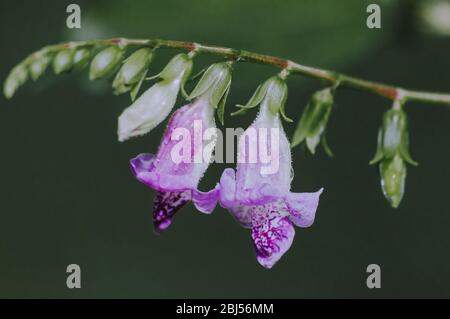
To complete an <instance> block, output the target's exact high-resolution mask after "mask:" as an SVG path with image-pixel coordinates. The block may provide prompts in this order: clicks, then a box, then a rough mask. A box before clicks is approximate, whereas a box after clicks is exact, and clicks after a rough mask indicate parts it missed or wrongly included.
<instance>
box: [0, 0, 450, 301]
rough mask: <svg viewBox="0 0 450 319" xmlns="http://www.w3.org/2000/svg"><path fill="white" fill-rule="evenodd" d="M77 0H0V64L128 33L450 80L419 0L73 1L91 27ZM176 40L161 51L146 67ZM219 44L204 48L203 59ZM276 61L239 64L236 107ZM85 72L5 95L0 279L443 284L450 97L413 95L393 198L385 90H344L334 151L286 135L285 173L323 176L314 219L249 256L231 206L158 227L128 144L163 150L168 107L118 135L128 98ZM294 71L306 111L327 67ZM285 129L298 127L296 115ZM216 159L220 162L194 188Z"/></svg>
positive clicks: (399, 289) (5, 282)
mask: <svg viewBox="0 0 450 319" xmlns="http://www.w3.org/2000/svg"><path fill="white" fill-rule="evenodd" d="M71 2H73V1H50V0H47V1H42V0H38V1H36V0H33V1H31V0H29V1H23V0H14V1H13V0H2V1H1V2H0V24H1V28H0V43H1V50H0V61H1V63H0V79H1V81H3V80H4V78H5V77H6V75H7V73H8V72H9V70H10V69H11V68H12V67H13V66H14V65H15V64H16V63H18V62H19V61H20V60H21V59H22V58H23V57H25V56H26V55H27V54H29V53H30V52H32V51H34V50H36V49H39V48H40V47H42V46H44V45H47V44H51V43H57V42H61V41H66V40H71V39H90V38H103V37H111V36H126V37H159V38H168V39H178V40H190V41H198V42H206V43H211V44H219V45H225V46H230V47H236V48H244V49H248V50H255V51H258V52H261V53H267V54H272V55H279V56H282V57H286V58H291V59H293V60H295V61H298V62H301V63H305V64H310V65H314V66H321V67H326V68H331V69H336V70H339V71H343V72H346V73H349V74H353V75H356V76H361V77H364V78H369V79H372V80H379V81H383V82H387V83H392V84H398V85H402V86H405V87H411V88H416V89H422V90H432V91H444V92H445V91H447V92H449V91H450V72H449V70H450V58H449V52H450V41H449V39H450V38H449V37H445V36H444V34H445V32H441V35H438V34H437V32H434V33H433V32H423V31H424V30H425V29H427V28H426V26H425V25H424V21H423V20H421V19H420V16H423V14H422V13H423V9H421V7H420V6H419V4H420V3H421V2H420V1H361V0H355V1H349V0H345V1H336V0H320V1H318V0H311V1H310V0H305V1H300V0H297V1H292V0H291V1H277V0H271V1H269V0H255V1H253V0H252V1H249V0H233V1H230V0H228V1H223V0H221V1H219V0H209V1H201V0H189V1H187V0H180V1H175V0H170V1H168V0H164V1H150V0H148V1H144V0H141V1H137V0H133V1H119V0H108V1H106V0H104V1H76V3H78V4H79V5H81V9H82V29H81V30H68V29H67V28H66V27H65V20H66V17H67V14H66V13H65V9H66V6H67V5H68V4H69V3H71ZM426 2H427V3H428V2H430V1H426ZM368 3H379V4H380V5H381V6H382V29H381V30H369V29H367V27H366V17H367V13H366V7H367V4H368ZM444 18H445V16H444ZM448 19H450V16H448ZM444 20H445V19H444ZM429 22H430V21H429ZM428 29H429V28H428ZM435 31H436V30H435ZM175 52H176V51H174V50H166V51H163V50H161V51H158V55H157V58H156V60H155V62H154V64H152V69H151V73H157V72H158V71H159V69H160V68H161V67H162V66H163V65H164V63H165V62H167V60H168V59H169V58H170V56H171V55H173V54H174V53H175ZM214 60H215V58H208V57H200V58H199V59H198V62H196V67H197V69H200V68H201V66H203V65H205V64H206V63H209V62H211V61H214ZM275 71H276V70H274V69H272V68H270V67H265V66H259V65H248V64H242V65H241V64H240V65H238V66H237V67H236V69H235V73H234V82H233V84H232V91H231V95H230V97H229V101H228V111H231V110H232V106H233V105H234V104H236V103H242V102H245V101H246V100H247V99H248V98H249V96H250V95H251V94H252V93H253V90H254V88H255V87H256V86H257V85H258V84H259V83H260V82H261V81H263V80H264V79H265V78H267V77H268V76H270V75H272V74H273V73H274V72H275ZM86 78H87V75H86V72H84V73H82V74H76V75H69V76H62V77H59V78H57V77H55V76H52V75H50V76H47V77H46V78H45V79H44V80H42V81H40V82H39V83H37V84H34V85H26V86H25V87H24V88H22V89H21V90H20V91H19V92H18V94H17V96H16V97H15V98H14V99H13V100H11V101H6V100H5V99H4V98H3V97H0V145H1V156H0V191H1V195H0V297H4V298H12V297H19V298H23V297H26V298H29V297H33V298H34V297H40V298H50V297H51V298H54V297H62V298H80V297H86V298H99V297H100V298H104V297H113V298H118V297H121V298H172V297H177V298H200V297H203V298H213V297H234V298H241V297H247V298H250V297H253V298H309V297H332V298H342V297H362V298H380V297H450V270H449V262H450V232H449V227H450V204H449V195H448V180H449V178H450V169H449V165H448V163H449V162H450V151H449V149H448V146H449V142H448V139H449V138H450V132H449V124H450V108H446V107H442V106H431V105H426V104H419V103H417V104H408V105H407V111H408V113H409V115H410V122H411V124H410V126H411V151H412V154H413V156H414V157H415V159H416V160H418V161H419V162H420V166H419V167H417V168H410V169H409V170H408V178H407V191H406V195H405V197H404V200H403V203H402V205H401V206H400V208H399V209H397V210H394V209H391V208H390V207H389V205H388V204H387V202H386V201H385V200H384V198H383V196H382V194H381V190H380V186H379V177H378V172H377V169H376V168H375V167H370V166H369V165H368V161H369V160H370V158H371V156H372V155H373V153H374V151H375V146H376V134H377V129H378V126H379V123H380V118H381V115H382V113H383V111H384V110H385V109H386V108H387V107H389V102H388V101H386V100H384V99H382V98H379V97H376V96H372V95H368V94H366V93H361V92H355V91H350V90H346V89H343V90H340V91H339V92H338V96H337V105H336V109H335V110H334V113H333V114H332V118H331V122H330V127H329V131H328V139H329V143H330V144H331V147H332V148H333V150H334V152H335V158H334V159H329V158H327V157H326V156H325V155H324V154H323V152H319V154H318V155H317V156H315V157H312V156H309V155H307V154H305V152H303V151H302V150H301V149H295V150H294V152H293V160H294V166H295V173H296V175H295V180H294V183H293V189H294V190H295V191H313V190H317V189H318V188H320V187H322V186H323V187H325V192H324V194H323V195H322V198H321V203H320V205H319V210H318V213H317V219H316V222H315V224H314V225H313V227H311V228H310V229H297V235H296V238H295V241H294V244H293V246H292V248H291V250H290V251H289V252H288V253H287V254H286V255H285V256H284V258H283V259H282V260H281V261H280V262H279V263H278V264H277V265H276V266H275V267H274V268H273V269H272V270H270V271H268V270H265V269H263V268H262V267H260V266H259V265H258V264H257V262H256V261H255V258H254V255H253V250H252V244H251V240H250V234H249V232H248V231H247V230H244V229H242V228H241V227H240V226H239V225H237V224H236V223H235V222H234V220H233V219H232V218H231V217H230V215H229V214H228V213H227V212H226V211H225V210H224V209H221V208H217V209H216V211H215V213H214V214H212V215H211V216H206V215H202V214H200V213H198V212H196V211H195V210H194V209H193V207H192V206H188V207H185V208H184V209H183V210H182V212H181V213H179V215H178V216H177V218H176V220H175V222H174V224H173V226H172V227H171V228H170V230H169V231H168V232H166V233H164V234H163V235H160V236H157V235H154V234H153V230H152V219H151V211H152V200H153V192H152V191H151V190H150V189H148V188H146V187H145V186H143V185H141V184H140V183H138V182H137V181H136V180H135V179H134V177H133V176H132V174H131V172H130V170H129V168H128V159H129V158H131V157H133V156H135V155H136V154H138V153H141V152H154V151H155V150H156V147H157V145H158V143H159V139H160V137H161V134H162V132H163V129H164V125H161V127H159V128H158V129H157V130H155V131H153V132H152V133H151V134H149V135H146V136H145V137H142V138H140V139H136V140H133V141H131V142H127V143H125V144H120V143H118V142H117V141H116V122H117V116H118V115H119V114H120V113H121V111H122V110H123V109H124V108H125V107H126V106H128V105H129V99H128V97H126V96H121V97H114V96H113V95H112V93H111V91H112V90H111V89H110V88H109V86H108V83H107V82H106V81H103V82H101V83H100V82H99V83H89V82H88V81H87V80H86ZM289 85H290V98H289V100H288V106H287V113H288V114H289V115H290V116H291V117H293V118H295V119H298V117H299V115H300V112H301V110H302V109H303V107H304V105H305V103H306V101H307V99H308V97H309V96H310V95H311V93H312V92H313V91H314V90H315V89H317V88H320V87H321V86H322V83H320V82H319V81H316V80H311V79H305V78H301V77H292V78H291V79H289ZM181 103H182V101H181V100H180V102H179V103H178V105H180V104H181ZM253 116H254V112H253V113H250V114H249V115H247V116H245V117H242V118H233V119H231V118H230V117H229V116H228V118H227V125H228V126H243V127H245V126H247V125H248V124H249V123H250V122H251V120H252V117H253ZM286 130H287V132H288V133H289V134H292V132H293V125H286ZM223 168H224V165H214V166H212V167H211V168H210V169H209V171H208V173H207V177H206V178H205V180H204V181H202V183H201V186H202V188H203V189H207V188H208V186H210V185H213V184H214V183H215V181H216V180H217V178H218V176H219V175H220V173H221V171H222V169H223ZM71 263H75V264H79V265H80V266H81V268H82V289H78V290H77V289H75V290H69V289H68V288H67V287H66V276H67V274H66V267H67V265H68V264H71ZM372 263H375V264H379V265H380V266H381V269H382V288H381V289H376V290H369V289H368V288H367V287H366V283H365V282H366V276H367V274H366V267H367V265H368V264H372Z"/></svg>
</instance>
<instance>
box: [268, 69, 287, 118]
mask: <svg viewBox="0 0 450 319" xmlns="http://www.w3.org/2000/svg"><path fill="white" fill-rule="evenodd" d="M266 83H267V92H266V94H265V96H264V100H265V101H267V103H268V105H267V106H268V108H269V110H270V112H272V114H273V115H276V114H278V113H279V112H283V113H284V111H282V110H283V109H284V105H285V103H286V100H287V95H288V87H287V84H286V82H285V81H284V80H283V79H281V78H280V77H279V76H273V77H271V78H270V79H268V80H267V81H266Z"/></svg>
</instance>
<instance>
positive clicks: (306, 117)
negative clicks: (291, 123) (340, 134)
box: [292, 88, 334, 155]
mask: <svg viewBox="0 0 450 319" xmlns="http://www.w3.org/2000/svg"><path fill="white" fill-rule="evenodd" d="M333 102H334V97H333V91H332V89H331V88H327V89H323V90H320V91H318V92H316V93H314V94H313V96H312V97H311V100H310V101H309V103H308V105H307V106H306V108H305V110H304V111H303V114H302V117H301V119H300V121H299V123H298V125H297V128H296V130H295V133H294V137H293V140H292V147H295V146H297V145H299V144H300V143H302V142H304V141H305V142H306V146H307V147H308V149H309V150H310V152H311V153H312V154H314V153H315V150H316V147H317V145H318V144H319V142H320V141H321V140H322V142H323V145H324V148H325V151H326V152H327V153H329V154H330V155H331V151H330V150H329V149H328V146H327V144H326V141H325V136H324V132H325V129H326V126H327V124H328V119H329V117H330V114H331V110H332V109H333Z"/></svg>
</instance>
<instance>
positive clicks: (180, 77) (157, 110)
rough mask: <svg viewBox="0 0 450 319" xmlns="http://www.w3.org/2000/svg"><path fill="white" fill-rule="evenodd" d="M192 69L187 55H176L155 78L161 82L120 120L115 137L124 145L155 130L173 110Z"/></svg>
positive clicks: (138, 100)
mask: <svg viewBox="0 0 450 319" xmlns="http://www.w3.org/2000/svg"><path fill="white" fill-rule="evenodd" d="M191 70H192V60H191V59H190V58H189V57H188V55H187V54H179V55H177V56H175V57H174V58H173V59H172V60H171V61H170V62H169V64H168V65H167V66H166V67H165V68H164V70H163V71H162V72H161V73H160V74H159V75H158V77H159V78H161V81H160V82H158V83H156V84H155V85H153V86H152V87H151V88H150V89H148V90H147V91H146V92H144V94H142V95H141V96H140V97H139V98H138V99H137V100H136V101H135V102H134V103H133V104H132V105H131V106H129V107H128V108H127V109H125V111H123V113H122V114H121V115H120V117H119V128H118V135H119V141H120V142H123V141H125V140H127V139H129V138H131V137H136V136H140V135H144V134H146V133H148V132H150V131H151V130H152V129H154V128H155V127H156V126H157V125H159V124H160V123H161V122H162V121H164V120H165V119H166V117H167V116H168V115H169V114H170V112H171V111H172V108H173V107H174V105H175V102H176V100H177V96H178V93H179V91H180V88H181V87H182V85H184V82H185V81H186V80H187V78H188V77H189V75H190V73H191Z"/></svg>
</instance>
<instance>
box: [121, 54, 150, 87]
mask: <svg viewBox="0 0 450 319" xmlns="http://www.w3.org/2000/svg"><path fill="white" fill-rule="evenodd" d="M151 60H152V51H151V50H150V49H148V48H143V49H139V50H137V51H136V52H134V53H133V54H132V55H130V57H129V58H128V59H127V60H126V62H125V63H124V64H123V65H122V67H121V69H120V71H119V72H118V73H117V75H116V78H115V79H114V82H113V88H114V89H115V92H116V94H122V93H125V92H128V91H129V90H131V89H132V87H133V86H134V85H135V84H136V83H138V82H139V81H140V80H141V79H142V77H143V75H144V73H146V72H147V68H148V66H149V65H150V62H151Z"/></svg>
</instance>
